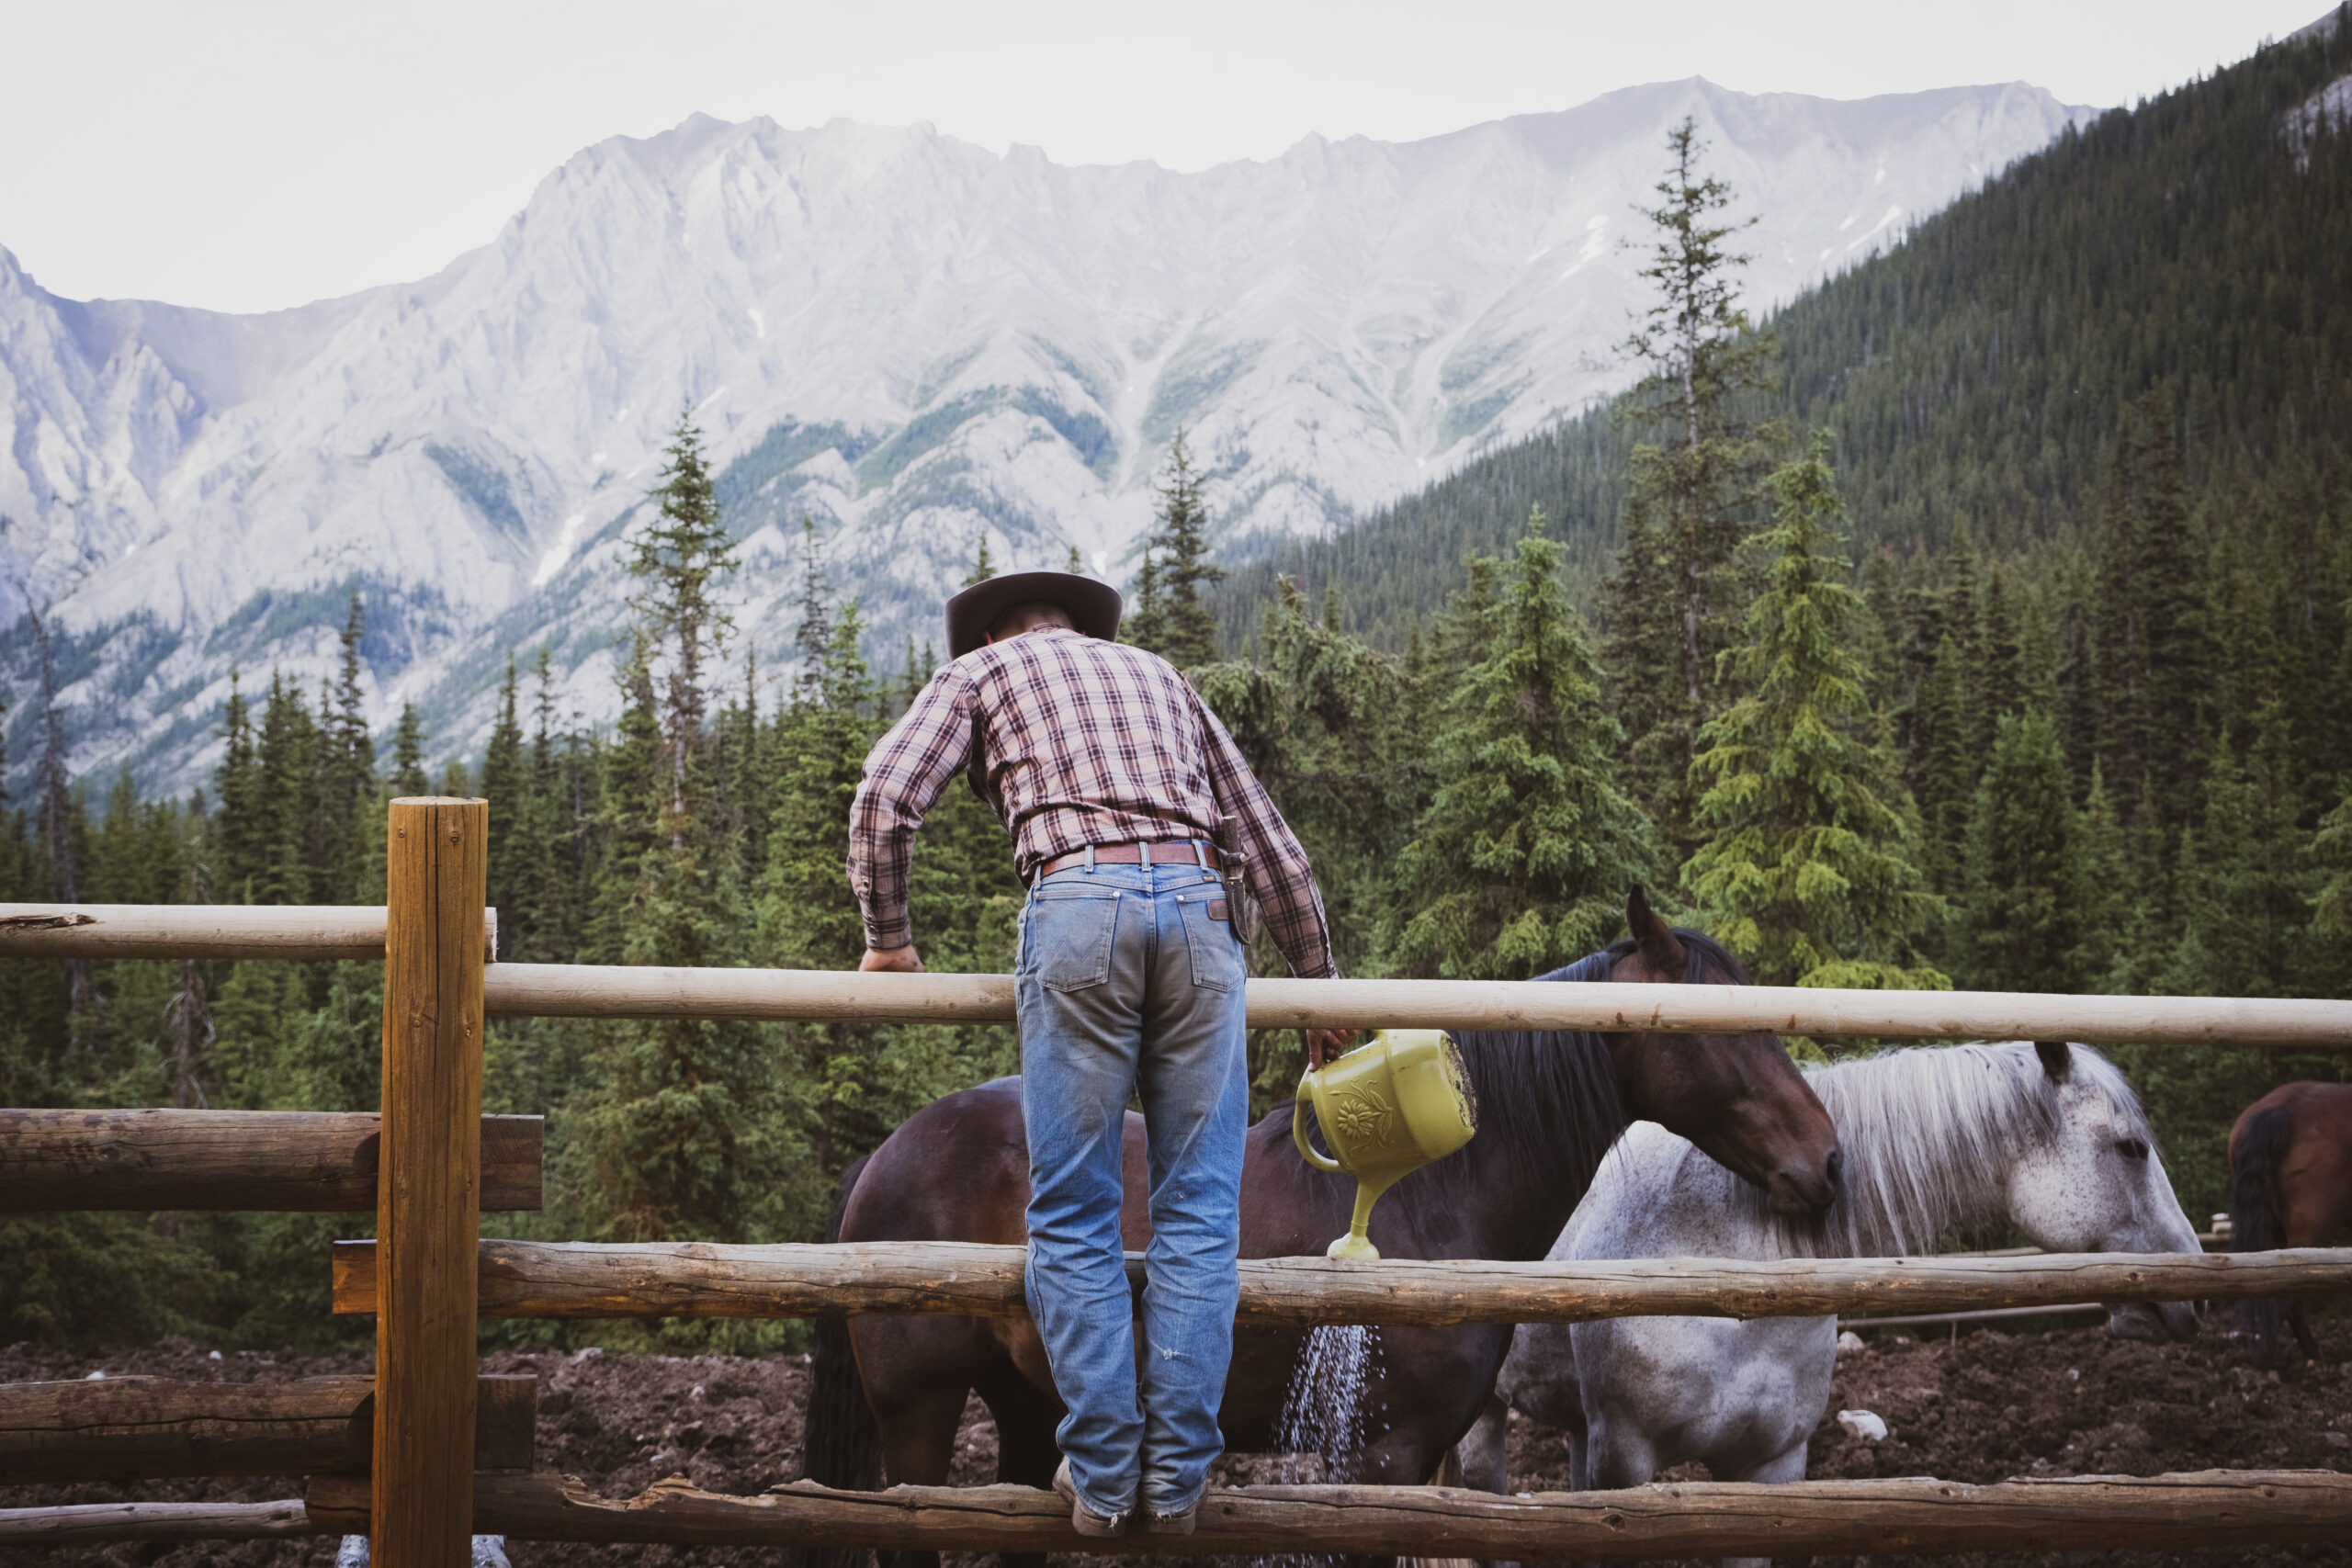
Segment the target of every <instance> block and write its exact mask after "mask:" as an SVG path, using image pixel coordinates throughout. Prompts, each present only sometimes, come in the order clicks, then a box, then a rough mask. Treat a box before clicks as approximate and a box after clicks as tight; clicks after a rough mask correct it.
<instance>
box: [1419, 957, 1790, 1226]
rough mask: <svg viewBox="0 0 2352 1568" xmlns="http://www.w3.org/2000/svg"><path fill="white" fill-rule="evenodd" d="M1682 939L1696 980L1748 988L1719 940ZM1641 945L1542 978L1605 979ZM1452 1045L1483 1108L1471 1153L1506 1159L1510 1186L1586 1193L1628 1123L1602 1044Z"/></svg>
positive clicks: (1439, 1169) (1494, 1039) (1453, 1169)
mask: <svg viewBox="0 0 2352 1568" xmlns="http://www.w3.org/2000/svg"><path fill="white" fill-rule="evenodd" d="M1675 935H1677V936H1679V937H1680V938H1681V939H1682V942H1683V944H1684V945H1685V946H1686V947H1687V948H1689V949H1690V951H1691V970H1690V974H1689V976H1688V977H1689V978H1691V979H1693V980H1696V979H1699V978H1701V977H1702V976H1704V975H1705V974H1706V973H1707V972H1708V971H1709V970H1714V971H1719V972H1720V973H1721V974H1723V975H1724V976H1729V978H1730V980H1731V983H1732V984H1734V985H1742V984H1745V983H1746V981H1747V975H1746V973H1745V972H1744V971H1742V970H1741V968H1740V966H1739V961H1738V960H1737V959H1736V958H1734V957H1733V956H1732V955H1731V953H1729V952H1728V951H1726V950H1725V949H1724V947H1723V945H1722V944H1721V943H1719V942H1716V941H1715V940H1714V939H1713V937H1710V936H1708V935H1706V934H1705V933H1703V932H1701V931H1686V930H1684V929H1683V928H1681V927H1679V926H1678V927H1676V928H1675ZM1634 946H1635V943H1634V942H1633V940H1632V939H1631V938H1627V939H1625V940H1623V941H1622V942H1612V943H1611V944H1610V945H1609V946H1607V947H1605V948H1602V949H1601V950H1600V952H1599V953H1588V954H1587V955H1586V956H1584V957H1582V958H1579V959H1577V961H1576V962H1575V963H1574V964H1569V965H1568V966H1567V967H1566V968H1565V969H1555V970H1553V971H1552V972H1551V973H1550V974H1548V975H1538V976H1535V978H1537V979H1539V980H1606V979H1608V978H1609V972H1610V971H1611V969H1613V968H1614V967H1616V964H1617V962H1618V960H1620V959H1622V958H1623V957H1625V956H1626V955H1627V954H1628V953H1632V952H1633V951H1634ZM1453 1043H1454V1045H1455V1046H1456V1047H1457V1048H1458V1049H1459V1050H1460V1051H1461V1053H1462V1066H1463V1071H1464V1075H1465V1076H1466V1077H1468V1078H1469V1080H1470V1091H1471V1094H1472V1097H1473V1099H1474V1100H1475V1101H1476V1107H1477V1114H1478V1136H1477V1138H1476V1140H1474V1142H1473V1146H1474V1147H1476V1148H1478V1149H1479V1152H1480V1153H1481V1154H1485V1153H1487V1152H1488V1151H1495V1152H1498V1153H1499V1155H1500V1156H1501V1158H1502V1159H1503V1161H1504V1168H1505V1171H1506V1172H1507V1174H1508V1176H1509V1178H1510V1180H1511V1181H1512V1182H1513V1183H1514V1184H1515V1185H1518V1186H1520V1187H1521V1188H1523V1189H1524V1190H1530V1191H1535V1190H1544V1189H1545V1188H1548V1187H1550V1186H1552V1185H1553V1184H1554V1183H1556V1182H1559V1181H1562V1180H1563V1179H1565V1180H1566V1181H1567V1182H1568V1183H1569V1184H1570V1185H1569V1190H1570V1192H1571V1193H1572V1194H1574V1195H1577V1196H1581V1195H1582V1194H1583V1193H1584V1191H1585V1190H1586V1189H1587V1188H1588V1187H1589V1186H1590V1185H1591V1184H1592V1179H1593V1175H1594V1173H1595V1172H1597V1171H1599V1170H1600V1161H1601V1158H1602V1156H1605V1155H1607V1154H1608V1152H1609V1150H1610V1147H1611V1145H1613V1144H1615V1143H1616V1141H1617V1138H1618V1136H1619V1134H1623V1132H1624V1131H1625V1128H1626V1125H1627V1121H1628V1118H1627V1117H1626V1114H1625V1107H1624V1102H1623V1100H1620V1099H1619V1098H1618V1094H1617V1073H1616V1068H1615V1066H1614V1064H1612V1063H1611V1060H1610V1057H1609V1048H1608V1046H1607V1044H1606V1043H1603V1041H1602V1040H1601V1037H1600V1035H1599V1034H1597V1033H1595V1032H1592V1031H1590V1030H1581V1029H1557V1030H1555V1029H1540V1030H1526V1029H1513V1030H1483V1029H1466V1030H1459V1031H1456V1032H1454V1034H1453ZM1469 1165H1470V1162H1469V1161H1467V1160H1462V1159H1445V1160H1440V1161H1439V1162H1438V1163H1437V1164H1436V1165H1435V1166H1434V1167H1432V1168H1431V1170H1432V1172H1433V1173H1434V1174H1435V1175H1437V1177H1438V1179H1440V1180H1446V1179H1450V1178H1460V1179H1464V1180H1466V1179H1467V1178H1468V1173H1469Z"/></svg>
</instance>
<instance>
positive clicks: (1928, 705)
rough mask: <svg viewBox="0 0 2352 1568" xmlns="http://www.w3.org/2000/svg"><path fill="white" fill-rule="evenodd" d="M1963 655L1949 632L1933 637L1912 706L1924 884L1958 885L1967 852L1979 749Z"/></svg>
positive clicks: (1941, 886) (1937, 887) (1913, 744)
mask: <svg viewBox="0 0 2352 1568" xmlns="http://www.w3.org/2000/svg"><path fill="white" fill-rule="evenodd" d="M1965 658H1966V656H1965V655H1963V654H1962V652H1961V649H1960V645H1959V644H1958V643H1957V642H1955V641H1954V640H1953V639H1952V637H1951V633H1949V632H1947V633H1945V634H1944V636H1943V637H1941V638H1940V639H1939V640H1938V642H1937V643H1936V651H1935V656H1934V657H1933V659H1932V660H1929V662H1928V671H1927V674H1926V676H1925V677H1924V678H1923V679H1922V680H1921V681H1920V682H1919V701H1918V704H1917V707H1916V708H1915V709H1914V711H1913V715H1912V721H1911V731H1912V752H1911V756H1912V762H1911V769H1912V780H1913V784H1912V787H1913V791H1914V798H1915V799H1916V800H1917V802H1918V807H1919V826H1920V840H1921V842H1920V860H1921V869H1922V870H1923V871H1925V872H1926V873H1927V875H1928V886H1931V887H1934V888H1936V889H1939V890H1945V889H1951V890H1955V891H1956V890H1957V889H1958V888H1959V886H1960V880H1961V874H1962V864H1963V863H1964V861H1965V858H1966V847H1967V841H1968V812H1969V807H1971V805H1972V804H1973V801H1974V798H1975V795H1976V779H1977V775H1978V773H1979V772H1980V771H1981V770H1980V768H1979V767H1978V759H1979V756H1980V755H1981V754H1980V753H1978V752H1976V751H1974V750H1972V749H1971V748H1970V746H1969V742H1968V688H1967V682H1966V678H1965V675H1964V671H1963V666H1964V664H1965Z"/></svg>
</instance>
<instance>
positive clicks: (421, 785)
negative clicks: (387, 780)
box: [224, 703, 433, 799]
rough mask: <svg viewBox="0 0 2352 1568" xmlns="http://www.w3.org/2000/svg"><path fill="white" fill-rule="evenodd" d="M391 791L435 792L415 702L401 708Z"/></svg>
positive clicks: (394, 736)
mask: <svg viewBox="0 0 2352 1568" xmlns="http://www.w3.org/2000/svg"><path fill="white" fill-rule="evenodd" d="M392 790H393V792H394V793H395V794H396V795H404V796H410V797H414V796H417V795H431V794H432V793H433V781H432V780H431V779H429V778H427V777H426V776H425V773H424V718H423V717H422V716H420V715H419V714H418V713H417V711H416V705H415V704H414V703H402V704H401V722H400V725H399V727H398V728H395V729H394V730H393V731H392ZM224 799H225V797H224Z"/></svg>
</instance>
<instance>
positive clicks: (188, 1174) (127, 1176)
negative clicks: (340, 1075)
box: [0, 1111, 544, 1213]
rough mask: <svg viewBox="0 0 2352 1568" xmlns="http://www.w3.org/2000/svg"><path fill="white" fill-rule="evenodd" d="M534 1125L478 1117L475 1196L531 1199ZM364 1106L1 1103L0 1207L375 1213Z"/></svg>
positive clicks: (369, 1118) (372, 1132)
mask: <svg viewBox="0 0 2352 1568" xmlns="http://www.w3.org/2000/svg"><path fill="white" fill-rule="evenodd" d="M543 1131H544V1129H543V1124H542V1122H540V1119H539V1118H538V1117H537V1116H485V1117H483V1118H482V1119H481V1206H482V1207H483V1208H485V1209H536V1208H537V1207H538V1206H539V1197H540V1193H539V1164H540V1154H541V1141H542V1136H543ZM381 1132H382V1119H381V1118H380V1117H379V1115H378V1114H377V1113H376V1112H375V1111H0V1213H30V1212H36V1211H41V1210H76V1209H80V1210H88V1209H136V1210H141V1211H149V1210H156V1209H177V1210H188V1209H243V1210H254V1211H277V1212H281V1213H282V1212H288V1211H291V1212H296V1213H375V1211H376V1177H377V1167H378V1163H379V1154H380V1152H381V1144H382V1137H381Z"/></svg>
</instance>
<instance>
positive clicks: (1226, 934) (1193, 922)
mask: <svg viewBox="0 0 2352 1568" xmlns="http://www.w3.org/2000/svg"><path fill="white" fill-rule="evenodd" d="M1176 907H1177V908H1180V909H1182V910H1183V911H1184V946H1185V949H1186V950H1187V951H1188V952H1189V953H1191V954H1192V958H1193V984H1194V985H1195V986H1198V987H1201V988H1202V989H1203V990H1204V991H1229V990H1231V989H1233V987H1236V986H1238V985H1239V984H1240V983H1241V981H1242V979H1243V978H1244V972H1243V966H1242V962H1241V940H1240V939H1239V938H1238V937H1237V936H1235V935H1234V934H1233V922H1232V921H1231V920H1230V919H1227V918H1226V901H1225V900H1224V899H1223V898H1210V897H1206V896H1202V897H1193V896H1191V895H1189V894H1188V895H1186V896H1185V897H1182V898H1180V899H1179V900H1177V904H1176Z"/></svg>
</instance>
